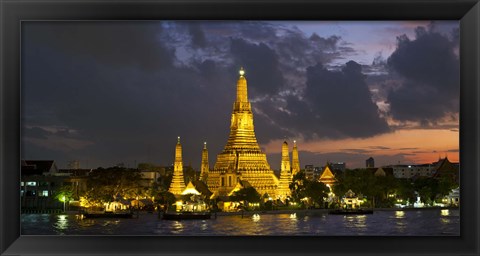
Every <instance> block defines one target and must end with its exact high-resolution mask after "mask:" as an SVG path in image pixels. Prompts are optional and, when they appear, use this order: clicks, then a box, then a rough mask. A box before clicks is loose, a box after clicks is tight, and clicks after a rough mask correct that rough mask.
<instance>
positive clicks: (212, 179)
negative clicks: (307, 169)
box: [207, 68, 279, 198]
mask: <svg viewBox="0 0 480 256" xmlns="http://www.w3.org/2000/svg"><path fill="white" fill-rule="evenodd" d="M239 74H240V76H239V78H238V80H237V97H236V100H235V102H234V103H233V112H232V118H231V124H230V135H229V137H228V140H227V144H226V145H225V148H224V149H223V151H222V152H221V153H220V154H218V156H217V159H216V162H215V165H214V167H213V170H210V171H209V173H208V179H207V185H208V188H209V189H210V190H211V191H212V192H213V193H214V196H221V195H228V194H229V193H230V192H231V191H232V190H233V189H234V188H235V187H236V185H237V183H238V182H240V181H241V180H245V181H248V183H249V184H251V185H252V186H253V187H254V188H255V189H256V190H257V191H258V193H260V195H262V196H263V195H265V194H266V195H268V196H269V197H273V198H275V196H276V193H277V186H278V183H279V180H278V178H277V177H276V176H275V174H274V172H273V170H272V169H271V168H270V165H269V163H268V162H267V157H266V154H265V153H263V152H262V151H261V149H260V147H259V145H258V142H257V138H256V137H255V131H254V125H253V113H252V107H251V104H250V102H249V100H248V93H247V80H246V78H245V71H244V70H243V68H242V69H240V72H239Z"/></svg>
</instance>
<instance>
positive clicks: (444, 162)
mask: <svg viewBox="0 0 480 256" xmlns="http://www.w3.org/2000/svg"><path fill="white" fill-rule="evenodd" d="M459 171H460V169H459V164H458V163H451V162H450V161H449V160H448V158H447V157H445V158H443V159H440V160H438V162H436V163H433V169H432V176H433V178H436V179H439V178H445V177H446V178H449V179H451V180H452V181H454V182H455V183H457V184H458V178H459Z"/></svg>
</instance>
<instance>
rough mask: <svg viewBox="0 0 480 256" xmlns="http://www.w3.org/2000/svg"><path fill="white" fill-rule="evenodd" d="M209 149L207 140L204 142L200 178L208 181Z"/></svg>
mask: <svg viewBox="0 0 480 256" xmlns="http://www.w3.org/2000/svg"><path fill="white" fill-rule="evenodd" d="M209 168H210V167H209V165H208V149H207V142H204V143H203V150H202V164H201V165H200V180H201V181H206V180H207V178H208V169H209Z"/></svg>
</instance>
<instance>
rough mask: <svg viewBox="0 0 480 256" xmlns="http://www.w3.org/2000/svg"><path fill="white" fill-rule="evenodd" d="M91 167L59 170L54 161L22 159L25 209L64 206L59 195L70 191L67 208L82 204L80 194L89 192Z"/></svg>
mask: <svg viewBox="0 0 480 256" xmlns="http://www.w3.org/2000/svg"><path fill="white" fill-rule="evenodd" d="M90 171H91V170H90V169H58V168H57V166H56V163H55V161H53V160H22V162H21V179H20V202H21V208H22V211H38V210H52V209H63V208H64V203H63V202H61V201H60V200H59V199H58V198H56V197H58V194H59V193H60V192H61V191H64V190H69V191H70V192H71V193H70V197H69V198H67V199H66V200H67V202H66V207H67V209H69V208H70V209H73V208H72V207H76V206H78V200H79V198H80V194H81V193H83V192H85V191H86V177H87V175H88V173H89V172H90Z"/></svg>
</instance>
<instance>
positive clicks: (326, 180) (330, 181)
mask: <svg viewBox="0 0 480 256" xmlns="http://www.w3.org/2000/svg"><path fill="white" fill-rule="evenodd" d="M318 181H320V182H322V183H323V184H325V185H327V186H328V187H331V186H333V185H334V183H335V181H336V180H335V175H333V173H332V171H331V170H330V167H329V166H328V165H326V166H325V168H324V169H323V172H322V175H320V178H318Z"/></svg>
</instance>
